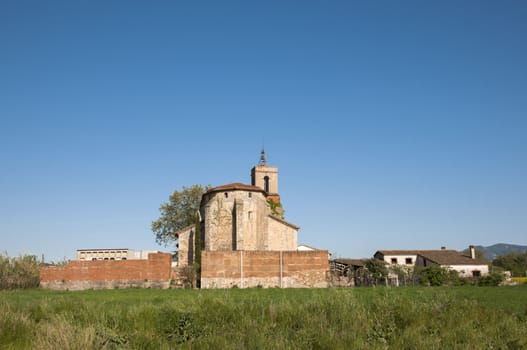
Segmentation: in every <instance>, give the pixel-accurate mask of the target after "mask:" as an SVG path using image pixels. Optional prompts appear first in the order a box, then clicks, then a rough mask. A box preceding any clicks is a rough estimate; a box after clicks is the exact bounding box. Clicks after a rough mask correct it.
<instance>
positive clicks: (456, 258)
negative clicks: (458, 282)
mask: <svg viewBox="0 0 527 350" xmlns="http://www.w3.org/2000/svg"><path fill="white" fill-rule="evenodd" d="M419 255H420V256H422V257H423V258H425V259H427V260H430V261H432V262H435V263H436V264H439V265H488V262H486V261H484V260H481V259H472V258H470V256H467V255H465V254H463V253H460V252H458V251H455V250H429V251H422V252H420V253H419Z"/></svg>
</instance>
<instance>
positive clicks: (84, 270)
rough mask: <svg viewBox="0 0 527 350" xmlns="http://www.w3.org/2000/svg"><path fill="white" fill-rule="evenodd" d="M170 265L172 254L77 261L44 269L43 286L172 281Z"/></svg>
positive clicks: (41, 272)
mask: <svg viewBox="0 0 527 350" xmlns="http://www.w3.org/2000/svg"><path fill="white" fill-rule="evenodd" d="M171 263H172V256H171V254H169V253H151V254H149V255H148V260H103V261H99V260H97V261H80V260H76V261H71V262H70V263H68V264H67V265H65V266H61V267H58V266H50V267H44V268H42V269H41V270H40V283H41V285H42V286H44V287H45V286H46V285H48V284H50V283H53V282H62V283H67V282H109V281H169V280H170V278H171V270H172V269H171Z"/></svg>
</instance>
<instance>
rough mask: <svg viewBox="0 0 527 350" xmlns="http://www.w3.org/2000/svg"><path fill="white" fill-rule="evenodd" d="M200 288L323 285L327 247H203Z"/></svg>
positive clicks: (322, 286)
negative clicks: (275, 248) (245, 248)
mask: <svg viewBox="0 0 527 350" xmlns="http://www.w3.org/2000/svg"><path fill="white" fill-rule="evenodd" d="M201 259H202V261H201V288H232V287H238V288H248V287H258V286H261V287H266V288H268V287H281V288H304V287H309V288H325V287H327V286H328V274H329V261H328V251H326V250H316V251H302V252H299V251H282V252H280V251H231V252H226V251H222V252H218V251H203V252H202V256H201Z"/></svg>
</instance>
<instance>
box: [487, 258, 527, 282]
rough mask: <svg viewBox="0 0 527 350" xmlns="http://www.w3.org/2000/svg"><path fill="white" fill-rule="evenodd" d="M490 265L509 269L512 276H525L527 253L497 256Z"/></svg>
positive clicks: (526, 271)
mask: <svg viewBox="0 0 527 350" xmlns="http://www.w3.org/2000/svg"><path fill="white" fill-rule="evenodd" d="M492 265H493V266H498V267H501V268H503V269H505V270H507V271H510V272H511V273H512V276H515V277H522V276H525V275H526V274H527V253H521V254H520V253H510V254H507V255H501V256H498V257H497V258H496V259H494V261H493V262H492Z"/></svg>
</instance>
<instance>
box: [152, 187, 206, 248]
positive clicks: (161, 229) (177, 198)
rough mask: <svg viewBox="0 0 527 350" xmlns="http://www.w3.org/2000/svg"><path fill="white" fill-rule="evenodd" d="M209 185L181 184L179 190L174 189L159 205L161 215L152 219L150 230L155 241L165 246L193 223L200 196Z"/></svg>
mask: <svg viewBox="0 0 527 350" xmlns="http://www.w3.org/2000/svg"><path fill="white" fill-rule="evenodd" d="M209 189H210V186H208V185H207V186H202V185H193V186H190V187H185V186H183V189H182V190H181V191H177V190H176V191H174V193H172V194H171V195H170V197H169V201H168V203H167V202H165V203H163V204H161V207H159V211H160V213H161V215H160V216H159V218H158V219H157V220H155V221H152V232H153V233H154V235H155V236H156V242H157V243H158V244H163V245H165V247H166V246H167V245H168V244H169V243H171V242H174V241H175V240H177V237H176V234H177V233H178V232H179V231H180V230H182V229H183V228H185V227H188V226H190V225H193V224H195V219H196V213H197V212H198V211H199V205H200V202H201V196H202V195H203V193H205V192H206V191H208V190H209Z"/></svg>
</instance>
